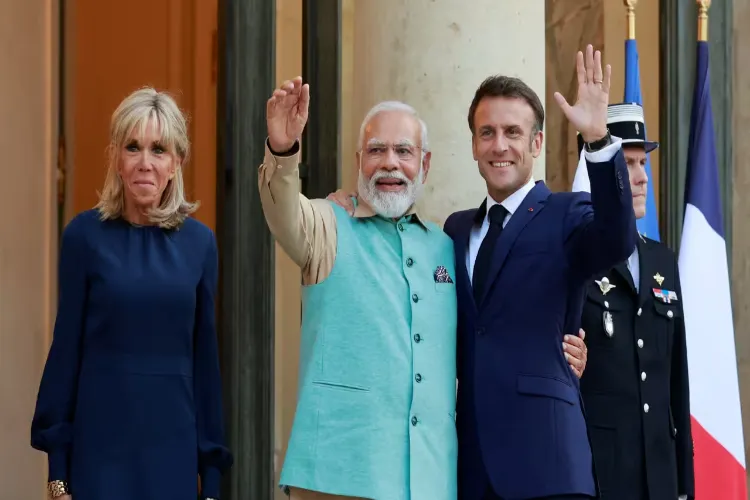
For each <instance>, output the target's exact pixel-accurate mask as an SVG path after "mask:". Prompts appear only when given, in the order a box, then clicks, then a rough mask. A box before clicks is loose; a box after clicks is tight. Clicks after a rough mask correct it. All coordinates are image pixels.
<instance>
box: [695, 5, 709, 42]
mask: <svg viewBox="0 0 750 500" xmlns="http://www.w3.org/2000/svg"><path fill="white" fill-rule="evenodd" d="M697 2H698V41H699V42H707V41H708V8H709V7H711V0H697Z"/></svg>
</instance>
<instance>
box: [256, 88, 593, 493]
mask: <svg viewBox="0 0 750 500" xmlns="http://www.w3.org/2000/svg"><path fill="white" fill-rule="evenodd" d="M308 105H309V87H308V86H307V84H304V85H303V84H302V79H301V78H299V77H298V78H296V79H294V80H291V81H288V82H285V83H284V84H283V85H281V87H280V88H278V89H277V90H275V91H274V93H273V95H272V96H271V98H270V99H269V101H268V106H267V111H266V114H267V124H268V139H267V142H266V153H265V158H264V161H263V164H262V165H261V166H260V169H259V173H258V176H259V188H260V193H261V202H262V205H263V211H264V214H265V217H266V220H267V223H268V226H269V228H270V230H271V232H272V233H273V235H274V237H275V238H276V240H277V241H278V242H279V244H280V245H281V247H282V248H283V249H284V251H285V252H286V253H287V254H288V255H289V256H290V257H291V259H292V260H293V261H294V262H295V263H296V264H297V265H298V266H300V268H301V270H302V284H303V296H302V298H303V317H302V342H301V349H300V374H299V377H300V380H299V384H298V391H299V392H298V398H297V411H296V413H295V418H294V423H293V427H292V432H291V436H290V440H289V445H288V449H287V453H286V458H285V461H284V467H283V470H282V474H281V485H282V487H283V488H284V489H285V490H286V491H288V492H289V493H290V496H291V498H292V500H312V499H315V500H318V499H321V500H322V499H326V500H331V499H341V498H369V499H389V500H400V499H404V500H428V499H429V500H454V499H455V498H456V496H457V485H456V463H457V440H456V426H455V410H456V327H457V324H456V323H457V319H456V310H457V309H456V308H457V305H456V290H455V283H454V281H455V270H454V267H455V264H454V253H453V243H452V242H451V240H450V238H449V237H448V236H447V235H446V234H445V233H443V232H442V231H441V230H440V228H439V227H438V226H436V225H435V224H433V223H430V222H428V221H426V220H425V219H424V218H422V217H421V216H420V215H419V214H417V213H416V211H415V208H414V204H415V201H416V200H417V198H418V197H419V194H420V192H421V189H422V186H423V183H424V181H425V179H426V178H427V174H428V173H429V170H430V152H429V146H428V138H427V127H426V125H425V123H424V122H423V121H422V120H420V119H419V117H418V115H417V113H416V111H415V110H414V109H413V108H412V107H410V106H408V105H406V104H403V103H400V102H390V101H389V102H383V103H380V104H378V105H376V106H375V107H373V108H372V109H371V110H370V112H369V113H367V115H366V116H365V118H364V120H363V122H362V126H361V129H360V137H359V149H358V151H357V154H356V162H357V166H358V171H359V180H358V183H357V185H358V189H357V191H358V197H356V198H355V199H354V200H353V201H352V203H353V209H352V210H351V213H350V212H349V211H347V210H346V209H345V208H342V207H341V206H339V205H337V204H336V203H334V202H331V201H327V200H309V199H307V198H306V197H304V196H303V195H301V194H300V191H299V172H298V169H297V166H298V164H299V149H300V148H299V140H298V138H299V137H300V136H301V135H302V130H303V129H304V126H305V123H306V121H307V113H308ZM576 340H578V339H576Z"/></svg>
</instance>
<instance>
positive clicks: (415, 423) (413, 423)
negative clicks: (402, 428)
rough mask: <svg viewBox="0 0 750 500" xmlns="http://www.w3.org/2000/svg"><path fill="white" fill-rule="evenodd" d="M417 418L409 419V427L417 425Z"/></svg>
mask: <svg viewBox="0 0 750 500" xmlns="http://www.w3.org/2000/svg"><path fill="white" fill-rule="evenodd" d="M417 422H418V420H417V417H411V425H417Z"/></svg>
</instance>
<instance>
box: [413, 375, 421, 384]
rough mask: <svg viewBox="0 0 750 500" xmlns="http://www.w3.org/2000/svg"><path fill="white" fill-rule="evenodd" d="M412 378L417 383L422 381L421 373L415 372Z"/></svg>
mask: <svg viewBox="0 0 750 500" xmlns="http://www.w3.org/2000/svg"><path fill="white" fill-rule="evenodd" d="M414 380H416V381H417V383H420V382H421V381H422V375H420V374H419V373H417V374H416V376H415V377H414Z"/></svg>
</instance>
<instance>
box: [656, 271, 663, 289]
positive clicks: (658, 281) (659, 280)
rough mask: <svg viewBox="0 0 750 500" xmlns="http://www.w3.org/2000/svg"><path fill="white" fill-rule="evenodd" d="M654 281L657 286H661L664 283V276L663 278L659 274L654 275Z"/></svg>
mask: <svg viewBox="0 0 750 500" xmlns="http://www.w3.org/2000/svg"><path fill="white" fill-rule="evenodd" d="M654 281H656V284H657V285H659V286H661V284H662V283H664V276H662V275H661V274H659V273H656V274H654Z"/></svg>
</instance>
